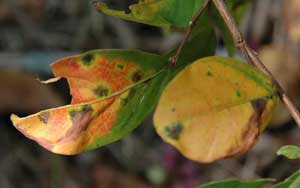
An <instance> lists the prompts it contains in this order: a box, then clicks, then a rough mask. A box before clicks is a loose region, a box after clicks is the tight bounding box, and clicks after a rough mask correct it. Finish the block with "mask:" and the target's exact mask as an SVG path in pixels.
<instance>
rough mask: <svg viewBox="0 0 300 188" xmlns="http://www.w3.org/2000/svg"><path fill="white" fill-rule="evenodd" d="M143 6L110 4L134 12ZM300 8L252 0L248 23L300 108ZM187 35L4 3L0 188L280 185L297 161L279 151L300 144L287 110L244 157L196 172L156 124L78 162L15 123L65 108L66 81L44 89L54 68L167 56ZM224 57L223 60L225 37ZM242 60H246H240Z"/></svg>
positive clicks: (66, 9) (29, 0) (77, 10)
mask: <svg viewBox="0 0 300 188" xmlns="http://www.w3.org/2000/svg"><path fill="white" fill-rule="evenodd" d="M136 2H137V0H123V1H116V0H110V1H109V3H110V4H111V5H112V6H113V7H114V8H116V9H125V10H126V9H128V5H129V4H132V3H136ZM299 18H300V1H299V0H289V1H282V0H264V1H259V0H253V1H252V3H251V6H249V8H248V10H247V12H246V13H245V16H244V18H243V19H242V22H241V29H242V31H243V33H244V34H245V36H246V38H247V41H248V42H249V43H250V45H251V46H252V48H254V49H255V50H256V51H257V52H258V53H259V56H260V57H261V58H262V61H263V62H264V63H265V64H266V65H267V66H268V67H269V68H270V70H271V71H272V72H273V74H274V75H275V77H276V78H278V80H279V82H280V83H281V84H282V86H283V87H284V88H285V90H286V91H287V93H288V94H289V95H290V96H291V97H292V99H293V100H294V102H295V103H296V104H297V105H299V104H300V93H299V92H300V91H299V90H300V88H299V86H300V83H299V82H300V80H299V78H300V77H299V76H300V71H299V66H300V62H299V61H300V54H299V52H300V43H299V41H300V19H299ZM181 39H182V34H179V33H169V32H166V31H162V30H160V29H158V28H154V27H150V26H146V25H143V24H136V23H131V22H126V21H122V20H119V19H116V18H112V17H109V16H105V15H102V14H99V13H97V11H96V10H95V9H94V7H93V5H92V2H91V1H90V0H0V148H1V149H0V187H1V188H23V187H24V188H27V187H28V188H35V187H37V188H41V187H43V188H44V187H45V188H48V187H49V188H60V187H64V188H77V187H78V188H79V187H92V188H116V187H120V188H150V187H151V188H193V187H195V186H197V185H200V184H203V183H206V182H208V181H212V180H220V179H224V178H232V177H236V178H243V179H251V178H258V177H272V178H276V179H278V180H282V179H283V178H285V177H286V176H288V175H290V174H291V173H292V172H293V171H295V170H296V169H298V168H297V166H298V165H299V161H289V160H286V159H284V158H281V157H277V156H276V151H277V149H279V148H280V146H282V145H286V144H295V145H297V144H298V143H300V136H299V135H300V130H299V129H298V128H297V127H296V125H295V124H294V122H293V121H292V120H291V118H290V116H289V114H288V113H287V111H286V110H285V108H284V106H283V105H279V106H278V108H277V109H276V113H275V115H274V118H273V120H272V123H271V125H270V127H269V128H268V129H267V131H266V132H265V133H264V134H263V135H262V136H261V137H260V139H259V142H258V144H257V145H256V146H255V147H254V148H253V149H252V150H251V151H249V152H248V153H247V154H246V155H243V156H240V157H235V158H232V159H226V160H223V161H219V162H215V163H213V164H198V163H194V162H192V161H189V160H187V159H185V158H183V157H182V156H181V155H180V154H179V153H178V152H177V151H176V150H175V149H174V148H172V147H171V146H169V145H167V144H165V143H163V142H162V141H161V139H160V138H159V137H158V136H157V135H156V133H155V132H154V130H153V128H152V127H153V126H152V120H151V119H152V118H151V117H149V119H147V120H146V121H145V122H144V124H143V125H142V126H140V127H139V128H138V129H136V130H135V131H134V132H133V134H130V135H128V136H126V137H125V138H123V139H122V140H120V141H119V142H116V143H114V144H111V145H109V146H107V147H103V148H100V149H97V150H94V151H92V152H88V153H84V154H81V155H77V156H72V157H66V156H60V155H55V154H52V153H50V152H48V151H46V150H44V149H43V148H42V147H40V146H39V145H37V144H36V143H34V142H32V141H30V140H29V139H27V138H25V137H24V136H23V135H22V134H20V133H19V132H18V131H17V130H16V129H15V128H14V127H13V126H12V124H11V122H10V120H9V116H10V114H11V113H16V114H17V115H20V116H26V115H29V114H32V113H35V112H37V111H40V110H42V109H46V108H50V107H57V106H61V105H64V104H68V103H69V101H70V96H69V94H68V92H69V91H68V87H67V84H66V82H63V81H60V82H58V83H56V84H51V85H42V84H40V83H39V82H38V81H37V80H36V79H37V78H40V79H47V78H50V77H51V76H52V74H51V70H50V67H49V64H50V63H51V62H53V61H55V60H57V59H59V58H61V57H64V56H68V55H72V54H77V53H81V52H84V51H87V50H90V49H99V48H138V49H142V50H146V51H150V52H156V53H163V52H165V51H167V50H168V49H170V48H171V47H174V46H175V45H177V44H178V42H179V41H180V40H181ZM217 53H218V54H221V55H226V51H225V50H224V48H223V47H222V39H221V38H219V46H218V49H217ZM239 57H241V56H239Z"/></svg>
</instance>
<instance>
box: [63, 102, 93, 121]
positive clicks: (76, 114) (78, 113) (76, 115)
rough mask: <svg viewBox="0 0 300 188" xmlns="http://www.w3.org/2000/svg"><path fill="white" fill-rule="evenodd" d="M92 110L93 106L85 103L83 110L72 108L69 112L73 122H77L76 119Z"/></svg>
mask: <svg viewBox="0 0 300 188" xmlns="http://www.w3.org/2000/svg"><path fill="white" fill-rule="evenodd" d="M92 111H93V108H92V107H90V106H89V105H84V106H83V107H82V109H81V110H71V111H70V112H69V114H70V116H71V120H72V122H76V120H78V119H80V117H83V116H84V115H86V114H88V113H90V112H92Z"/></svg>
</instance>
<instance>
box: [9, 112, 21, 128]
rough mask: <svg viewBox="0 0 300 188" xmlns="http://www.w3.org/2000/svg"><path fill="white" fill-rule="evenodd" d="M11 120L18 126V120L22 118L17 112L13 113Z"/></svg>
mask: <svg viewBox="0 0 300 188" xmlns="http://www.w3.org/2000/svg"><path fill="white" fill-rule="evenodd" d="M10 120H11V121H12V123H13V125H14V126H15V127H16V126H17V124H18V122H19V121H20V118H19V117H18V116H17V115H15V114H11V115H10Z"/></svg>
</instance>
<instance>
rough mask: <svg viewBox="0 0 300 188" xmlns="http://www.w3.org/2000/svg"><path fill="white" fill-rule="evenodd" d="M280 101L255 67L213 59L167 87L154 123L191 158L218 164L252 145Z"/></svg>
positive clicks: (186, 71) (201, 62)
mask: <svg viewBox="0 0 300 188" xmlns="http://www.w3.org/2000/svg"><path fill="white" fill-rule="evenodd" d="M277 100H278V97H277V95H276V90H275V88H274V86H273V84H272V81H271V80H270V79H269V78H268V77H266V76H265V75H264V74H263V73H261V72H260V71H258V70H256V69H255V68H253V67H252V66H250V65H248V64H246V63H243V62H240V61H238V60H235V59H232V58H225V57H208V58H204V59H200V60H197V61H196V62H194V63H193V64H191V65H189V66H187V67H186V68H185V69H184V70H183V71H181V72H180V73H179V74H178V75H177V76H176V77H175V78H174V79H173V80H172V81H171V82H170V83H169V84H168V85H167V87H166V89H165V90H164V92H163V94H162V96H161V98H160V101H159V104H158V106H157V109H156V112H155V115H154V125H155V128H156V131H157V132H158V134H159V135H160V136H161V137H162V138H163V139H164V140H165V141H166V142H168V143H170V144H172V145H173V146H175V147H176V148H177V149H178V150H179V151H180V152H181V153H182V154H183V155H185V156H186V157H187V158H190V159H192V160H195V161H199V162H213V161H215V160H219V159H223V158H226V157H229V156H233V155H237V154H241V153H244V152H245V151H247V150H248V149H249V148H250V147H251V146H253V145H254V143H255V142H256V141H257V138H258V136H259V134H260V133H261V131H262V130H263V129H264V128H265V127H266V125H267V123H268V122H269V120H270V118H271V114H272V111H273V108H274V106H275V104H276V103H277Z"/></svg>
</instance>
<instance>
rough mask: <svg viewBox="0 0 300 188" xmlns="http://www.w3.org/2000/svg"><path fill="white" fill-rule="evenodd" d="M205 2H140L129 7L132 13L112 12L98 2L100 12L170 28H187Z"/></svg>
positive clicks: (171, 0)
mask: <svg viewBox="0 0 300 188" xmlns="http://www.w3.org/2000/svg"><path fill="white" fill-rule="evenodd" d="M203 3H204V0H197V1H195V0H185V1H182V0H140V1H139V2H138V3H137V4H133V5H131V6H129V9H130V11H131V12H130V13H125V11H118V10H112V9H109V8H108V7H107V5H106V4H104V3H100V2H96V4H95V5H96V8H97V10H98V11H100V12H102V13H104V14H107V15H110V16H115V17H119V18H122V19H125V20H130V21H134V22H139V23H144V24H148V25H153V26H158V27H163V28H170V27H171V26H175V27H187V26H188V25H189V22H190V21H191V20H192V18H193V16H194V15H195V14H196V13H197V12H198V10H199V8H200V7H201V6H202V4H203Z"/></svg>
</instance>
